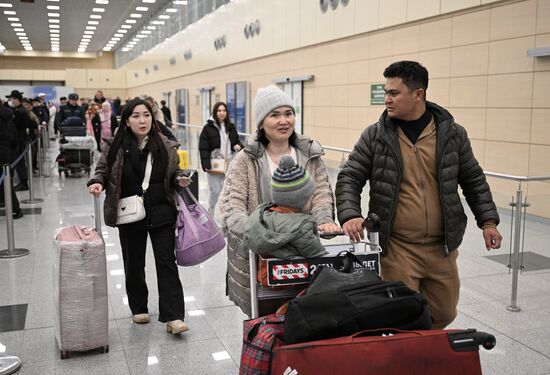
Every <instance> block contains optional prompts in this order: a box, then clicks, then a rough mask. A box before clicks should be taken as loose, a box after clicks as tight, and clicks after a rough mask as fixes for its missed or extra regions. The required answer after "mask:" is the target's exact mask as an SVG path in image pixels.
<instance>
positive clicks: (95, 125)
mask: <svg viewBox="0 0 550 375" xmlns="http://www.w3.org/2000/svg"><path fill="white" fill-rule="evenodd" d="M99 112H100V106H99V104H98V103H96V102H92V103H90V105H89V106H88V110H87V111H86V115H85V117H86V134H87V135H91V136H93V137H94V138H95V141H96V144H97V150H98V151H101V118H100V117H99Z"/></svg>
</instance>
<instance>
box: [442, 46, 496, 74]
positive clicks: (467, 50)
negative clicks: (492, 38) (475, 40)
mask: <svg viewBox="0 0 550 375" xmlns="http://www.w3.org/2000/svg"><path fill="white" fill-rule="evenodd" d="M488 59H489V43H481V44H471V45H467V46H461V47H453V48H452V49H451V76H452V77H464V76H475V75H482V74H483V75H485V74H487V71H488V69H489V61H488Z"/></svg>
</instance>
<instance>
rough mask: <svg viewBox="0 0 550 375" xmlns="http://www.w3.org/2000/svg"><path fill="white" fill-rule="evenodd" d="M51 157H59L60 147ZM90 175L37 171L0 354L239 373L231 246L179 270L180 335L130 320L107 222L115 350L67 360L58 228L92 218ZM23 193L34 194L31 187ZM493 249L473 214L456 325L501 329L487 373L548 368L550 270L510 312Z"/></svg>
mask: <svg viewBox="0 0 550 375" xmlns="http://www.w3.org/2000/svg"><path fill="white" fill-rule="evenodd" d="M50 156H51V157H55V150H54V149H51V150H50ZM200 178H201V180H200V182H201V185H200V189H201V190H200V199H201V201H203V202H206V201H207V196H208V189H207V186H206V185H205V184H206V182H205V181H206V178H204V176H202V175H201V176H200ZM85 182H86V178H85V177H82V178H59V177H58V176H57V171H56V170H55V169H52V172H51V177H49V178H40V179H38V178H36V179H35V186H36V188H37V189H36V192H35V196H36V197H40V198H43V199H44V202H43V203H40V204H36V205H33V207H40V208H41V209H42V211H41V213H36V214H33V215H26V216H25V217H23V218H22V219H20V220H17V221H15V241H16V242H15V243H16V246H17V247H24V248H28V249H30V251H31V254H30V255H28V256H26V257H22V258H15V259H0V319H2V321H1V322H0V331H3V332H0V355H17V356H20V357H21V359H22V360H23V367H22V368H21V370H20V371H19V374H41V375H42V374H71V375H73V374H117V375H122V374H216V375H217V374H237V373H238V364H239V357H240V351H241V331H242V321H243V319H245V315H243V314H242V313H241V312H240V310H239V309H238V308H237V307H235V306H234V305H233V304H232V303H231V302H229V300H228V299H227V298H226V297H225V293H224V290H225V285H224V275H225V261H226V259H225V257H226V255H225V253H224V252H222V253H220V254H218V255H216V256H215V257H214V258H212V259H210V260H209V261H207V262H205V263H204V264H201V265H199V266H195V267H190V268H180V278H181V281H182V284H183V287H184V291H185V298H186V308H187V311H186V321H187V323H188V324H189V326H190V327H191V330H190V331H189V332H187V333H185V334H183V335H181V337H174V336H172V335H169V334H167V333H166V332H165V327H164V324H161V323H158V322H156V321H155V320H153V321H152V322H151V324H147V325H136V324H133V323H132V322H131V319H130V317H131V314H130V311H129V309H128V307H127V303H126V299H125V290H124V275H123V273H122V270H123V266H122V258H121V255H120V250H119V243H118V235H117V231H116V230H115V229H113V228H108V227H104V228H103V232H104V233H105V240H106V245H107V247H106V253H107V272H108V287H109V346H110V352H109V353H108V354H101V353H88V354H76V355H74V356H73V357H71V358H70V359H66V360H60V358H59V351H58V349H57V347H56V343H55V339H54V329H53V322H54V308H53V297H52V289H53V280H52V251H53V244H52V234H53V232H54V230H55V228H57V227H59V226H63V225H68V224H74V223H80V224H87V225H92V222H93V220H92V218H91V215H92V211H93V202H92V199H91V197H90V195H89V194H88V193H87V192H86V189H85ZM511 193H512V192H511ZM18 195H19V197H20V198H28V193H27V192H20V193H18ZM25 207H31V206H28V205H27V206H25ZM5 223H6V221H5V217H2V216H0V249H3V248H6V247H7V240H6V238H7V237H6V235H5ZM509 225H510V219H509V217H508V216H503V224H502V226H501V231H502V233H503V234H504V236H505V242H504V246H503V249H502V250H500V251H498V252H495V253H498V254H506V253H507V251H508V246H509V241H508V238H507V237H508V234H509ZM549 229H550V228H549V225H548V222H540V221H528V223H527V231H526V250H528V251H531V252H533V253H535V254H539V255H542V256H547V257H548V256H550V248H549V244H550V230H549ZM487 255H488V253H487V252H486V251H485V249H484V248H483V243H482V239H481V232H480V231H479V230H478V229H477V228H476V227H475V226H474V225H473V220H472V218H471V215H470V221H469V226H468V230H467V234H466V238H465V241H464V244H463V245H462V247H461V249H460V257H459V267H460V273H461V277H462V286H461V297H460V304H459V316H458V318H457V319H456V321H455V322H454V323H453V324H452V327H454V328H470V327H471V328H477V329H479V330H485V331H487V332H491V333H493V334H495V336H496V338H497V346H496V348H495V349H494V350H492V351H484V350H482V351H481V352H480V354H481V360H482V365H483V369H484V373H485V374H495V375H496V374H498V375H501V374H514V375H516V374H529V375H532V374H550V339H549V337H550V270H549V269H543V270H537V271H531V272H524V273H523V275H520V277H519V291H518V305H519V306H520V307H521V311H520V312H518V313H513V312H509V311H507V310H506V306H507V305H508V304H509V303H510V293H511V292H510V291H511V275H510V274H509V273H508V269H507V268H506V267H505V266H504V265H502V264H500V263H498V262H496V261H493V260H490V259H488V258H487V257H486V256H487ZM147 262H148V264H147V279H148V282H149V285H150V304H149V308H150V311H151V313H152V314H158V308H157V298H158V293H157V292H156V276H155V270H154V266H153V264H154V263H153V257H152V252H149V253H148V258H147ZM12 305H27V308H26V319H25V325H24V329H23V330H10V329H8V328H6V327H5V325H6V324H8V323H7V319H6V318H1V317H2V311H5V310H6V309H7V307H4V306H12ZM153 318H155V316H153ZM15 320H17V319H15ZM215 358H216V359H218V360H216V359H215Z"/></svg>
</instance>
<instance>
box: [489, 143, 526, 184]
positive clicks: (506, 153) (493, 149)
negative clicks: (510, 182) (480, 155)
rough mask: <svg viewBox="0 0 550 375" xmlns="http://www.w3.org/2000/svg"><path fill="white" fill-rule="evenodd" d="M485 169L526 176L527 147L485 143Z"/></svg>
mask: <svg viewBox="0 0 550 375" xmlns="http://www.w3.org/2000/svg"><path fill="white" fill-rule="evenodd" d="M485 168H486V169H487V170H489V171H492V172H499V173H507V174H513V175H518V176H526V175H527V173H528V171H529V145H528V144H522V143H510V142H494V141H486V144H485Z"/></svg>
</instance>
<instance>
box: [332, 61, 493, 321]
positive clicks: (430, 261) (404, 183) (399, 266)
mask: <svg viewBox="0 0 550 375" xmlns="http://www.w3.org/2000/svg"><path fill="white" fill-rule="evenodd" d="M384 77H385V78H386V84H385V87H384V91H385V92H386V95H385V104H386V110H385V111H384V113H383V114H382V116H381V117H380V120H379V121H378V122H377V123H376V124H374V125H371V126H369V127H368V128H367V129H365V130H364V131H363V133H362V134H361V138H360V139H359V141H358V142H357V144H356V145H355V147H354V149H353V151H352V153H351V154H350V155H349V159H348V160H347V162H346V164H345V166H344V168H343V169H342V171H341V172H340V174H339V175H338V182H337V184H336V205H337V210H338V219H339V221H340V224H342V225H343V229H344V231H345V232H346V234H348V235H349V236H350V238H351V239H352V240H353V241H359V240H360V239H362V238H363V228H362V227H361V224H362V222H363V217H362V215H361V197H360V195H361V191H362V189H363V187H364V186H365V184H366V182H367V180H368V181H369V184H370V191H369V195H370V200H369V212H372V213H375V214H377V215H379V216H380V218H381V221H382V226H381V229H380V245H381V247H382V249H383V252H384V253H383V255H384V256H383V257H382V261H381V263H382V264H381V265H382V267H381V269H382V277H383V278H384V279H385V280H402V281H403V282H405V284H407V286H409V287H410V288H412V289H415V290H418V291H420V292H422V293H423V294H424V295H425V296H426V298H427V299H428V308H429V309H430V312H431V315H432V320H433V327H434V328H443V327H445V326H447V325H448V324H449V323H451V322H452V321H453V320H454V318H455V317H456V306H457V304H458V295H459V289H460V280H459V277H458V271H457V266H456V258H457V256H458V247H459V246H460V244H461V242H462V239H463V236H464V232H465V229H466V221H467V218H466V215H465V214H464V208H463V206H462V203H461V200H460V196H459V193H458V185H460V186H461V188H462V191H463V193H464V196H465V197H466V201H467V202H468V205H469V206H470V208H471V209H472V212H473V213H474V216H475V218H476V221H477V225H478V226H479V227H480V228H481V229H482V230H483V238H484V240H485V245H486V248H487V250H490V249H498V248H499V247H500V243H501V240H502V236H501V235H500V233H499V232H498V230H497V229H496V226H497V225H498V223H499V216H498V213H497V210H496V206H495V204H494V202H493V198H492V195H491V190H490V188H489V185H488V184H487V182H486V179H485V175H484V174H483V170H482V169H481V167H480V166H479V163H478V162H477V160H476V159H475V157H474V155H473V152H472V148H471V145H470V141H469V139H468V135H467V134H466V130H465V129H464V128H463V127H462V126H460V125H458V124H456V123H455V122H454V119H453V117H452V116H451V114H450V113H449V112H448V111H447V110H445V109H443V108H442V107H440V106H438V105H436V104H434V103H431V102H427V101H426V89H427V87H428V71H427V70H426V68H424V67H423V66H422V65H420V64H419V63H417V62H413V61H400V62H396V63H393V64H391V65H390V66H389V67H388V68H386V70H385V71H384Z"/></svg>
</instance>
